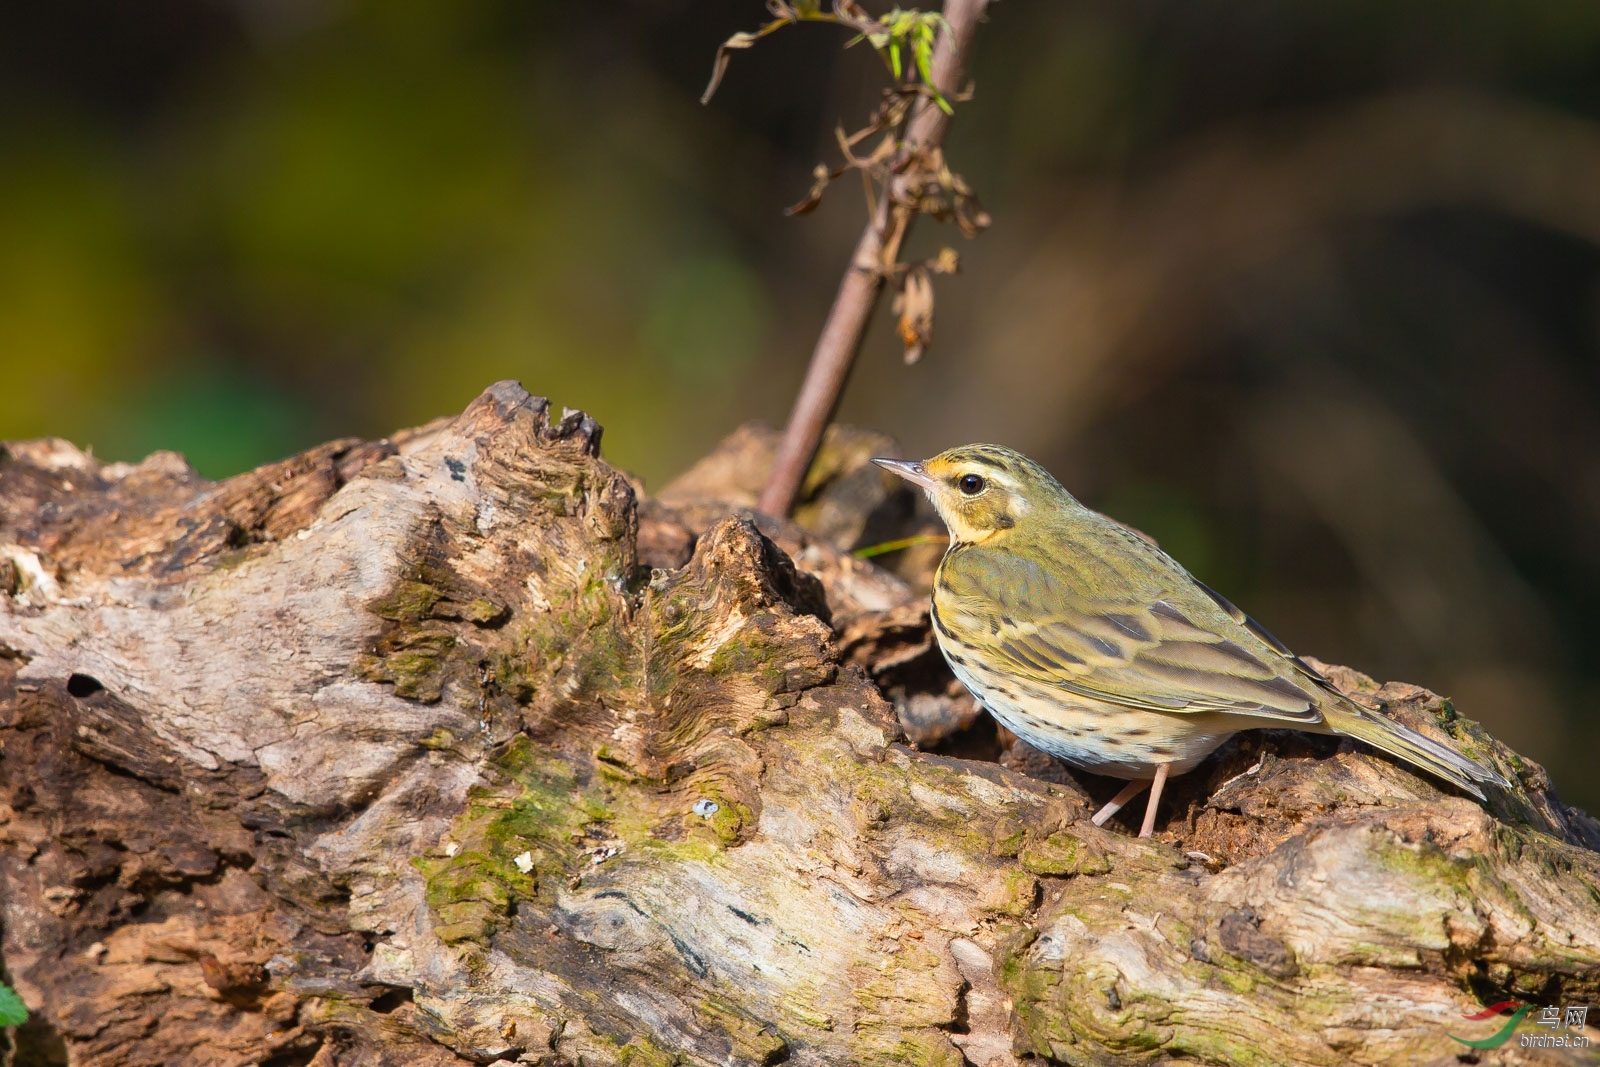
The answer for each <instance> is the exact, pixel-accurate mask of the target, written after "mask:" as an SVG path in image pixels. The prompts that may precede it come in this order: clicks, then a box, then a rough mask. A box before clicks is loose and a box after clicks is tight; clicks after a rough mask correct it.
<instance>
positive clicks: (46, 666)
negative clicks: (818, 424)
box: [0, 383, 1600, 1067]
mask: <svg viewBox="0 0 1600 1067" xmlns="http://www.w3.org/2000/svg"><path fill="white" fill-rule="evenodd" d="M599 433H600V432H599V428H598V427H597V426H595V425H594V423H593V421H592V420H589V419H587V418H586V417H584V416H582V415H581V414H577V413H569V414H568V415H567V416H565V417H563V418H559V419H558V418H553V417H552V416H551V414H550V412H549V411H548V409H547V405H546V404H545V402H544V401H542V400H540V399H538V398H534V397H530V396H529V395H528V394H527V393H526V392H524V391H523V390H522V389H521V387H520V386H517V385H515V384H514V383H501V384H499V385H496V386H494V387H492V388H491V389H490V390H488V391H487V392H485V393H484V394H483V396H481V397H480V398H479V399H478V400H477V401H475V402H474V403H473V404H472V405H471V406H470V407H469V408H468V409H467V410H466V411H465V412H463V413H462V414H461V415H460V416H458V417H456V418H454V419H449V420H441V421H439V422H436V423H433V424H430V425H429V426H427V427H424V428H422V429H420V430H417V431H411V432H407V433H404V434H397V435H396V436H395V437H394V438H391V439H390V440H388V441H383V442H376V443H361V442H355V441H344V442H335V443H332V444H329V445H326V446H322V447H321V448H318V449H313V450H312V451H310V452H308V453H305V454H304V455H301V456H297V457H294V458H292V459H290V460H286V461H284V462H283V463H280V464H275V465H272V466H269V467H266V468H262V469H261V470H258V471H254V472H251V473H249V474H245V475H241V476H240V477H238V478H234V479H230V480H229V481H226V482H222V483H216V484H213V483H210V482H207V481H205V480H203V479H201V478H199V477H197V476H196V475H194V474H193V472H191V471H190V470H189V469H188V468H187V467H186V466H185V465H183V464H182V462H181V461H180V460H179V459H177V458H176V457H174V456H170V455H157V456H153V457H151V458H150V459H148V460H146V461H145V462H143V463H140V464H137V465H126V464H115V465H106V464H101V463H99V462H98V461H96V460H94V459H93V458H92V457H89V456H87V455H84V454H83V453H81V452H79V451H78V450H76V449H75V448H73V447H72V446H70V445H67V444H65V443H63V442H59V441H43V442H26V443H15V444H9V445H7V446H6V447H5V452H4V453H3V454H0V559H3V560H4V561H5V563H4V565H3V566H0V744H3V749H0V891H3V894H4V898H3V907H4V911H3V913H0V915H3V918H0V922H3V942H0V950H3V962H4V968H5V975H6V977H7V978H8V979H9V980H10V981H11V982H12V983H13V984H14V985H15V986H16V987H17V988H18V989H19V991H20V992H21V993H22V995H23V996H24V998H25V999H26V1001H27V1003H28V1005H29V1007H30V1008H31V1009H32V1011H33V1013H34V1021H33V1022H30V1024H29V1025H28V1026H27V1027H24V1028H23V1029H22V1030H20V1031H18V1032H17V1033H16V1035H15V1039H16V1045H17V1048H16V1053H17V1062H29V1061H28V1060H27V1059H24V1058H23V1057H24V1056H28V1057H34V1059H33V1062H42V1063H48V1062H66V1061H68V1060H70V1062H72V1063H74V1064H95V1065H111V1064H130V1065H131V1064H152V1063H171V1064H239V1065H243V1064H251V1063H254V1064H267V1063H271V1064H276V1065H287V1064H317V1065H330V1064H341V1065H343V1064H453V1063H464V1062H473V1063H493V1062H496V1061H514V1062H525V1063H546V1064H577V1063H585V1064H673V1063H682V1064H764V1063H778V1062H787V1063H795V1064H847V1063H866V1064H878V1063H930V1064H952V1065H955V1064H961V1063H963V1062H966V1063H972V1064H977V1065H980V1067H1000V1065H1012V1064H1018V1063H1022V1062H1026V1061H1029V1060H1032V1061H1034V1062H1043V1061H1047V1060H1054V1061H1059V1062H1064V1063H1078V1064H1101V1063H1126V1064H1145V1063H1159V1062H1166V1061H1170V1060H1177V1059H1187V1060H1198V1061H1200V1062H1209V1063H1219V1064H1220V1063H1237V1062H1258V1063H1294V1064H1335V1063H1341V1064H1342V1063H1370V1064H1377V1063H1410V1062H1417V1063H1441V1064H1443V1063H1456V1062H1458V1061H1457V1058H1456V1053H1457V1052H1458V1051H1459V1050H1460V1046H1458V1045H1456V1044H1454V1043H1453V1042H1451V1041H1450V1040H1449V1038H1448V1037H1447V1036H1446V1035H1447V1033H1450V1032H1454V1033H1461V1034H1470V1035H1471V1036H1483V1034H1484V1033H1486V1032H1488V1031H1489V1030H1490V1029H1491V1024H1488V1023H1478V1024H1473V1023H1468V1022H1464V1021H1462V1020H1461V1018H1460V1017H1461V1015H1462V1014H1463V1013H1470V1012H1474V1011H1476V1010H1478V1009H1479V1007H1480V1006H1481V1005H1483V1004H1488V1003H1493V1002H1495V1001H1497V1000H1502V999H1508V998H1517V999H1523V1000H1528V1001H1531V1002H1537V1003H1574V1004H1576V1003H1584V1002H1588V1003H1594V1002H1595V1001H1596V1000H1600V855H1597V854H1596V853H1595V851H1593V849H1594V848H1595V846H1596V845H1597V844H1600V832H1597V828H1596V824H1595V823H1594V821H1593V820H1591V819H1589V818H1588V817H1587V816H1585V815H1583V814H1582V813H1580V812H1576V811H1574V810H1572V809H1569V808H1566V807H1564V806H1562V805H1561V804H1560V803H1559V801H1557V800H1556V799H1555V798H1554V797H1553V795H1552V794H1551V792H1550V790H1549V783H1548V781H1547V780H1545V778H1544V777H1543V772H1542V771H1541V770H1540V769H1539V768H1538V767H1537V766H1536V765H1533V764H1531V763H1528V762H1527V761H1524V760H1521V759H1520V758H1518V757H1516V756H1515V755H1514V754H1513V753H1510V752H1509V751H1508V750H1506V749H1504V748H1503V747H1502V746H1500V745H1498V744H1497V743H1495V742H1494V741H1493V740H1492V739H1490V738H1488V737H1487V736H1486V735H1485V734H1484V733H1483V732H1482V731H1481V729H1479V728H1477V727H1476V726H1475V725H1473V724H1471V723H1469V722H1467V721H1466V720H1464V719H1460V718H1458V717H1455V716H1454V715H1453V713H1452V712H1451V711H1450V709H1449V708H1448V706H1447V705H1446V703H1445V702H1443V701H1442V700H1440V699H1439V698H1438V697H1435V696H1434V695H1432V694H1429V693H1427V692H1425V691H1423V690H1420V689H1417V688H1416V687H1411V686H1404V685H1398V684H1393V683H1391V684H1390V685H1388V686H1384V687H1379V686H1377V685H1375V684H1374V683H1372V682H1371V681H1370V679H1366V678H1364V677H1363V676H1361V675H1358V674H1356V673H1355V672H1353V671H1347V670H1344V669H1342V668H1333V667H1326V668H1325V670H1326V671H1327V672H1328V673H1329V674H1330V677H1332V678H1333V679H1334V680H1335V682H1336V683H1337V684H1338V685H1340V686H1341V687H1342V688H1344V689H1345V690H1346V691H1348V692H1351V693H1353V694H1354V695H1355V696H1356V698H1357V699H1359V700H1363V701H1365V702H1367V703H1369V704H1371V705H1374V706H1381V707H1383V708H1385V710H1387V711H1389V712H1390V713H1392V714H1396V715H1398V716H1399V717H1400V718H1402V719H1403V720H1404V721H1405V722H1407V724H1408V725H1411V726H1413V727H1414V728H1418V729H1422V730H1426V731H1430V732H1433V733H1434V734H1435V736H1441V737H1445V736H1447V737H1449V738H1452V739H1453V743H1455V744H1458V745H1462V746H1464V747H1467V748H1470V749H1472V750H1473V751H1474V752H1475V753H1476V754H1477V755H1479V756H1480V757H1482V758H1485V759H1490V760H1493V761H1494V762H1495V763H1496V765H1497V766H1499V767H1500V768H1501V769H1502V770H1503V771H1505V772H1506V773H1507V774H1508V776H1509V777H1512V778H1513V779H1514V780H1515V781H1517V782H1518V783H1519V785H1518V787H1517V789H1516V790H1515V792H1514V793H1512V794H1507V795H1503V796H1498V797H1496V798H1494V800H1493V801H1492V803H1491V805H1490V807H1489V808H1488V809H1487V810H1486V809H1484V808H1480V807H1479V806H1478V805H1476V804H1474V803H1471V802H1470V801H1468V800H1466V799H1463V798H1460V797H1456V796H1451V795H1447V794H1445V793H1443V792H1441V791H1440V789H1439V788H1437V787H1436V786H1435V785H1434V784H1433V783H1431V782H1429V781H1426V780H1423V779H1421V778H1418V777H1416V776H1415V775H1412V774H1411V773H1410V772H1409V771H1407V770H1405V769H1404V768H1403V767H1401V766H1399V765H1397V764H1394V763H1392V762H1390V761H1387V760H1386V759H1384V758H1383V757H1380V756H1375V755H1372V754H1369V753H1367V752H1364V751H1360V750H1358V748H1357V747H1356V746H1354V745H1352V744H1349V743H1345V744H1340V743H1339V742H1338V741H1337V740H1336V739H1330V738H1303V737H1299V736H1297V735H1292V734H1281V733H1267V734H1252V735H1244V737H1243V738H1241V739H1240V740H1239V741H1237V742H1235V743H1231V744H1230V745H1229V746H1228V747H1227V748H1225V749H1224V750H1223V751H1222V752H1221V753H1219V754H1218V756H1217V757H1216V758H1214V760H1213V761H1211V762H1208V763H1207V764H1206V765H1204V766H1203V767H1202V768H1201V769H1199V770H1197V771H1196V772H1194V773H1193V774H1191V775H1188V776H1186V777H1185V778H1184V779H1180V780H1176V781H1175V783H1174V789H1173V792H1172V807H1171V809H1170V815H1169V816H1168V818H1167V820H1166V821H1165V822H1164V823H1162V824H1161V826H1160V831H1161V832H1160V833H1159V834H1158V836H1157V838H1156V839H1155V840H1153V841H1137V840H1134V839H1133V838H1131V837H1129V836H1128V835H1127V833H1126V831H1125V830H1123V829H1118V828H1115V827H1108V828H1106V829H1100V828H1096V827H1093V826H1091V825H1090V824H1089V822H1088V819H1087V815H1088V812H1089V810H1091V805H1092V803H1093V801H1092V800H1091V799H1090V798H1089V796H1088V795H1087V794H1086V793H1085V788H1084V786H1085V785H1086V786H1087V787H1088V789H1089V790H1090V791H1091V792H1093V791H1095V790H1098V789H1100V788H1101V785H1100V784H1099V783H1094V782H1088V783H1084V785H1080V784H1079V783H1077V782H1074V781H1073V780H1072V779H1071V777H1070V776H1067V775H1065V774H1064V773H1063V772H1061V770H1060V768H1059V767H1050V766H1049V765H1048V761H1044V763H1041V762H1040V758H1039V757H1038V754H1036V753H1035V754H1031V755H1030V754H1027V753H1023V752H1021V751H1020V750H1016V749H1013V750H1012V751H1011V752H1010V753H1008V754H1007V758H1006V760H1005V765H1001V764H997V763H994V762H985V761H969V760H962V759H956V758H952V757H950V756H944V755H937V754H931V753H927V752H922V751H918V750H917V749H916V748H914V747H912V746H910V745H909V744H907V743H906V741H905V739H904V735H903V733H902V730H901V727H900V724H899V722H898V721H897V718H896V716H895V711H894V705H892V704H891V703H890V702H889V701H888V700H886V699H885V697H884V695H883V691H882V690H880V686H879V681H882V680H889V681H892V682H893V685H887V684H886V685H885V688H886V689H893V690H894V691H895V693H897V694H898V695H897V696H896V700H897V702H899V703H901V704H903V705H907V706H909V702H910V701H911V700H912V698H916V699H917V700H919V701H921V702H922V703H923V704H924V705H929V706H932V705H940V702H946V703H948V702H954V701H955V700H957V697H956V696H955V695H954V694H951V693H950V692H948V690H947V688H946V686H947V680H946V679H944V678H942V677H940V676H938V675H937V673H936V672H933V671H929V670H925V669H924V667H925V666H926V664H925V662H924V661H922V660H920V659H919V657H925V656H927V655H929V654H930V652H929V648H930V645H929V642H928V641H927V633H926V622H925V617H924V616H923V615H922V614H921V613H920V610H919V604H920V597H919V595H918V594H917V593H915V592H914V591H913V585H912V584H908V583H907V582H905V581H902V580H901V579H900V578H896V577H894V576H892V575H889V574H887V572H883V571H880V570H878V569H876V568H873V567H870V566H868V565H866V564H863V563H860V562H859V561H855V560H852V559H850V557H849V556H848V555H847V554H846V553H844V552H842V551H841V544H840V541H841V540H843V541H846V542H847V541H849V540H851V539H854V538H857V537H858V536H860V532H861V530H862V529H864V528H866V526H868V525H870V523H868V522H867V521H866V520H862V521H861V522H857V523H851V522H849V521H846V520H845V518H844V517H842V512H841V510H840V508H838V507H833V508H832V510H828V511H827V512H826V513H827V514H828V515H829V516H830V518H829V520H828V521H829V522H830V523H831V524H833V528H834V529H835V531H840V530H842V531H848V532H847V533H845V534H838V533H837V532H836V536H835V538H834V539H830V537H828V536H824V535H822V534H819V533H817V532H814V531H807V530H805V529H803V528H801V527H798V526H791V525H774V524H772V523H770V522H766V521H765V520H763V522H765V525H759V526H758V525H757V523H756V522H755V521H753V520H752V518H750V517H747V516H744V515H741V514H740V512H739V509H738V507H737V502H734V503H733V504H727V503H724V504H721V505H719V504H718V502H717V500H716V497H717V495H718V493H717V491H716V489H717V487H716V486H715V485H713V484H711V481H710V480H708V479H705V478H703V479H701V481H700V482H699V483H697V484H696V487H695V493H694V494H692V495H693V496H694V500H693V501H692V502H690V501H688V500H687V499H686V498H680V499H679V501H678V503H677V504H675V505H669V504H665V503H661V502H656V501H641V500H640V498H639V493H638V490H637V487H636V486H634V485H633V484H632V483H631V482H630V481H629V480H628V479H627V478H626V477H625V476H624V475H622V474H620V473H618V472H617V471H615V470H613V469H612V468H610V467H609V466H607V465H606V464H605V463H604V462H603V461H602V460H601V459H600V458H599V455H598V452H599V449H598V443H599ZM734 466H737V465H736V464H735V465H734ZM848 482H849V478H848V477H844V478H842V479H841V481H840V484H845V483H848ZM852 493H855V494H856V495H857V496H858V497H859V499H860V500H861V503H860V505H859V507H861V508H863V509H875V508H878V507H880V506H882V505H883V504H884V500H883V499H882V498H881V497H879V496H874V495H873V493H872V492H871V491H870V486H865V487H864V486H863V485H856V486H855V488H854V489H852ZM835 503H837V501H835ZM897 506H898V505H897ZM823 510H826V509H823ZM818 513H819V514H821V513H823V512H822V511H819V512H818ZM918 663H923V666H921V667H919V666H916V665H917V664H918ZM941 706H942V705H941ZM967 711H968V712H969V714H967V715H966V717H965V720H963V721H970V718H971V717H970V709H967ZM1012 768H1020V769H1012ZM1022 770H1029V771H1032V772H1034V773H1033V774H1025V773H1022ZM1049 779H1054V780H1049ZM1481 1055H1482V1059H1481V1060H1480V1062H1501V1061H1503V1062H1507V1063H1518V1062H1530V1063H1531V1062H1535V1061H1537V1062H1539V1063H1556V1062H1583V1060H1582V1056H1583V1054H1582V1053H1578V1052H1562V1051H1559V1050H1543V1049H1541V1050H1520V1049H1518V1048H1517V1047H1516V1043H1515V1042H1512V1043H1511V1044H1510V1045H1508V1046H1507V1047H1506V1048H1505V1049H1503V1050H1500V1051H1497V1052H1491V1053H1483V1054H1481ZM52 1057H53V1059H52ZM1496 1057H1500V1059H1499V1060H1497V1059H1496ZM1563 1057H1567V1059H1565V1060H1564V1059H1563Z"/></svg>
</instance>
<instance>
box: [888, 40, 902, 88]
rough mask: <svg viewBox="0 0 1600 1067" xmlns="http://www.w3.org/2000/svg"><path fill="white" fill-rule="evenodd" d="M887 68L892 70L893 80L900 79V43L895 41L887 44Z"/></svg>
mask: <svg viewBox="0 0 1600 1067" xmlns="http://www.w3.org/2000/svg"><path fill="white" fill-rule="evenodd" d="M889 69H890V70H892V71H894V80H895V81H899V80H900V43H899V42H898V41H896V42H895V43H894V44H891V45H890V46H889Z"/></svg>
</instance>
